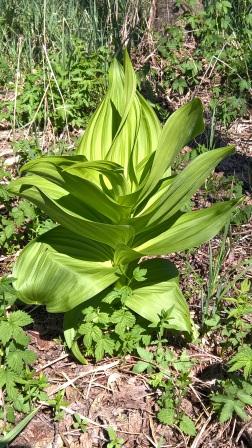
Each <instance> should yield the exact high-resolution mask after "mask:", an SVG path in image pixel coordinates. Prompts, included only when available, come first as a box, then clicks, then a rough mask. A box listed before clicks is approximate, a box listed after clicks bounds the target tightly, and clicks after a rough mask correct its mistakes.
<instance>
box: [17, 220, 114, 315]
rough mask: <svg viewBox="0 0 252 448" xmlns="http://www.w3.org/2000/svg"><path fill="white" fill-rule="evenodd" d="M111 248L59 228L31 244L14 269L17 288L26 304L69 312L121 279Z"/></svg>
mask: <svg viewBox="0 0 252 448" xmlns="http://www.w3.org/2000/svg"><path fill="white" fill-rule="evenodd" d="M110 260H111V249H110V248H109V247H108V246H106V245H102V244H101V243H96V242H94V241H91V240H88V239H87V238H82V237H79V236H78V235H75V234H74V233H72V232H69V231H68V230H66V229H64V228H62V227H60V226H59V227H56V228H54V229H52V230H50V231H49V232H46V233H44V234H43V235H41V236H40V237H39V238H37V239H35V240H33V241H32V242H31V243H29V244H28V245H27V246H26V248H25V249H24V250H23V251H22V252H21V254H20V256H19V258H18V260H17V262H16V264H15V267H14V271H13V276H14V278H16V281H15V283H14V287H15V289H16V290H17V292H18V295H19V297H20V298H21V299H22V300H23V301H24V302H25V303H34V304H36V303H38V304H43V305H45V306H46V308H47V310H48V311H49V312H66V311H68V310H71V309H72V308H75V307H76V306H77V305H79V304H80V303H82V302H85V301H86V300H88V299H90V298H92V297H94V296H95V295H96V294H98V293H99V292H100V291H103V290H104V289H105V288H107V287H108V286H109V285H112V284H113V283H115V282H116V281H117V279H118V276H117V274H116V269H115V268H114V267H113V266H112V263H111V261H110Z"/></svg>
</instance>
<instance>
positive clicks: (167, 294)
mask: <svg viewBox="0 0 252 448" xmlns="http://www.w3.org/2000/svg"><path fill="white" fill-rule="evenodd" d="M140 267H141V268H144V269H147V274H146V276H147V280H146V281H145V282H143V283H141V287H139V283H138V284H137V282H135V283H133V284H132V289H133V292H132V295H130V296H129V297H128V298H127V300H126V301H125V305H126V306H127V307H128V308H130V309H131V310H133V311H135V313H137V314H139V315H140V316H142V317H144V318H145V319H147V320H149V321H150V322H153V323H158V321H159V320H160V317H161V313H162V311H168V310H169V320H168V325H169V328H171V329H175V330H179V331H185V332H187V333H189V334H190V333H191V332H192V325H191V318H190V314H189V309H188V305H187V303H186V300H185V298H184V296H183V294H182V292H181V291H180V289H179V286H178V271H177V269H176V268H175V266H174V265H173V263H170V262H168V261H167V260H159V259H155V260H147V261H145V262H144V263H141V264H140Z"/></svg>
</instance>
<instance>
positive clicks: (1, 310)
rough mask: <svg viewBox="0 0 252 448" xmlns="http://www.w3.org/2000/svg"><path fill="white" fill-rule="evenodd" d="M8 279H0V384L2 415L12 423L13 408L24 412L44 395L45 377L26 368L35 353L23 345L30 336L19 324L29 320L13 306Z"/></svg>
mask: <svg viewBox="0 0 252 448" xmlns="http://www.w3.org/2000/svg"><path fill="white" fill-rule="evenodd" d="M11 281H12V279H11V278H5V277H3V278H2V279H1V280H0V359H1V367H0V387H1V389H2V391H3V393H4V400H5V408H4V410H3V413H4V414H3V418H4V420H5V421H7V422H9V423H14V421H15V413H14V411H15V410H16V411H18V412H22V413H25V414H27V413H29V412H30V411H31V410H32V405H33V403H34V401H36V400H43V399H45V398H47V395H46V394H45V393H44V388H45V386H47V380H46V378H45V376H44V375H43V374H41V375H40V376H39V378H36V377H34V374H33V372H32V371H31V370H30V369H29V366H30V365H32V364H33V363H34V361H35V360H36V354H35V353H34V352H33V351H31V350H29V349H28V348H27V347H28V344H29V342H30V338H29V336H28V335H27V334H26V332H25V331H24V329H23V328H24V327H25V326H27V325H30V324H31V323H32V321H33V320H32V318H31V316H30V315H29V314H27V313H26V312H24V311H22V310H13V305H14V303H15V301H16V296H15V291H14V290H13V288H12V286H11Z"/></svg>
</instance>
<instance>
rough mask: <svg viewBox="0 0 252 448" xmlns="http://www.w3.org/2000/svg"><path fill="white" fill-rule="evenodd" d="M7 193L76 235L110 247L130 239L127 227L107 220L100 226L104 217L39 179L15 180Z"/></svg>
mask: <svg viewBox="0 0 252 448" xmlns="http://www.w3.org/2000/svg"><path fill="white" fill-rule="evenodd" d="M32 185H33V187H32ZM9 191H11V192H12V193H15V194H19V195H20V196H22V197H24V198H25V199H28V200H30V201H31V202H33V203H34V204H35V205H37V206H38V207H40V208H41V209H43V210H44V211H45V212H46V213H47V214H48V215H49V216H50V217H51V218H52V219H54V220H55V221H56V222H58V223H59V224H61V225H62V226H64V227H65V228H67V229H68V230H70V231H72V232H74V233H77V234H78V235H80V236H84V237H88V238H90V239H93V240H95V241H100V242H101V243H105V244H108V245H110V246H111V247H116V245H117V244H122V243H127V242H129V241H131V240H132V238H133V236H134V230H133V228H132V227H131V226H129V225H119V224H118V225H114V224H109V221H107V222H105V223H104V216H103V215H101V214H100V213H99V210H95V209H90V208H89V207H84V205H83V203H82V202H81V201H80V200H79V199H77V198H75V197H74V196H72V195H70V194H69V193H68V192H67V191H66V190H64V189H63V188H61V187H59V186H58V185H56V184H55V183H53V182H50V181H48V180H47V179H43V178H41V177H39V176H36V175H31V176H26V177H24V178H21V179H18V180H16V181H14V182H13V183H11V184H10V187H9ZM95 205H96V204H95V203H94V206H95Z"/></svg>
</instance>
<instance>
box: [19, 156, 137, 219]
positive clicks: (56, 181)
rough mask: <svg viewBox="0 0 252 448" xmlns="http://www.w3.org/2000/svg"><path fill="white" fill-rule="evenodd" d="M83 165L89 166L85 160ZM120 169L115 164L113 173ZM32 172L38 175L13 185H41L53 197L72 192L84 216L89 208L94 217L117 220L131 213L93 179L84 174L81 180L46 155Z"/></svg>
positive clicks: (44, 191) (64, 195)
mask: <svg viewBox="0 0 252 448" xmlns="http://www.w3.org/2000/svg"><path fill="white" fill-rule="evenodd" d="M83 164H84V165H85V162H84V163H83ZM83 164H82V165H83ZM77 165H78V164H77ZM71 168H72V166H71ZM119 168H120V167H119ZM87 169H88V168H86V170H87ZM116 169H118V166H116V167H115V166H113V167H111V168H110V171H111V172H113V170H114V172H115V170H116ZM92 171H94V169H93V170H92ZM107 171H108V170H107ZM29 172H30V173H32V174H35V176H33V175H29V176H27V177H25V178H22V179H20V181H14V182H13V184H12V185H30V186H33V187H37V188H38V189H39V190H40V191H42V192H43V193H44V194H46V195H47V196H48V198H49V199H59V198H60V199H62V197H68V195H70V197H71V199H72V201H74V203H75V206H76V207H79V208H80V209H81V210H82V209H83V208H84V210H83V216H85V211H86V210H88V211H89V214H88V215H87V217H91V219H94V220H100V221H104V222H106V221H107V222H109V221H112V222H115V223H117V222H119V221H120V220H122V218H123V217H124V216H127V215H128V209H127V208H126V207H123V206H120V205H118V204H117V203H116V202H115V201H114V200H113V199H112V198H110V197H109V196H107V195H106V194H105V193H104V192H103V191H102V189H101V188H99V187H98V186H97V185H96V184H95V183H93V182H90V181H89V180H87V179H85V178H84V177H83V178H82V179H81V180H80V179H79V178H78V176H75V175H74V174H71V173H69V170H64V171H63V170H60V169H59V168H57V167H56V166H54V165H53V164H52V163H50V162H48V161H46V160H44V158H42V160H41V162H40V163H37V164H34V166H33V167H31V169H30V170H29ZM73 173H74V171H73ZM99 173H100V169H99V170H98V172H97V174H98V175H99ZM47 181H49V182H47ZM51 184H53V185H55V186H58V187H59V189H58V194H60V193H61V196H60V197H59V198H58V197H57V196H56V197H55V191H53V192H52V190H51V188H50V187H51ZM56 189H57V187H56ZM78 203H79V205H78Z"/></svg>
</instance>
